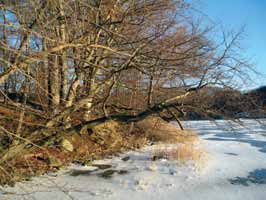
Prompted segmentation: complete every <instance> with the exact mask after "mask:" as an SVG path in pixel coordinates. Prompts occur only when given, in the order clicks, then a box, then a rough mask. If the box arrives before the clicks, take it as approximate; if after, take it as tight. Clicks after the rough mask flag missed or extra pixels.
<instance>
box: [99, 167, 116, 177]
mask: <svg viewBox="0 0 266 200" xmlns="http://www.w3.org/2000/svg"><path fill="white" fill-rule="evenodd" d="M115 172H116V170H113V169H109V170H106V171H104V172H103V173H101V174H99V176H100V177H103V178H111V177H112V175H113V174H114V173H115Z"/></svg>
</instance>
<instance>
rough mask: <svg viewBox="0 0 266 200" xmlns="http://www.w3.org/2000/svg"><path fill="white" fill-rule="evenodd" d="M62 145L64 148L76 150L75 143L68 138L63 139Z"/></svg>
mask: <svg viewBox="0 0 266 200" xmlns="http://www.w3.org/2000/svg"><path fill="white" fill-rule="evenodd" d="M61 146H62V148H63V149H64V150H66V151H70V152H72V151H73V150H74V147H73V145H72V144H71V143H70V142H69V141H68V140H67V139H63V140H62V142H61Z"/></svg>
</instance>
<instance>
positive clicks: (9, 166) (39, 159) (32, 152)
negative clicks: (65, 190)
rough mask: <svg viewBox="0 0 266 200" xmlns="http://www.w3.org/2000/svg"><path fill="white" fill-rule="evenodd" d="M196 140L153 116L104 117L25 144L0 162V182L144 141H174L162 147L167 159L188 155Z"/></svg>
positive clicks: (135, 146)
mask: <svg viewBox="0 0 266 200" xmlns="http://www.w3.org/2000/svg"><path fill="white" fill-rule="evenodd" d="M197 140H198V139H197V136H196V134H195V133H193V132H191V131H181V130H178V128H176V127H175V126H174V125H171V124H169V123H167V122H165V121H163V120H162V119H161V118H159V117H155V116H151V117H148V118H146V119H144V120H142V121H140V122H137V123H135V124H128V123H122V122H117V121H108V122H105V123H102V124H99V125H96V126H94V127H91V128H88V129H87V130H83V131H82V132H80V133H61V134H57V135H56V137H51V138H48V139H47V140H46V142H45V143H42V144H39V145H40V147H37V146H34V147H32V148H29V149H28V150H25V152H24V153H23V154H17V156H14V157H12V158H11V159H9V160H8V161H4V162H2V163H0V185H4V184H9V185H12V184H14V183H15V182H17V181H21V180H28V179H30V177H32V176H36V175H41V174H44V173H46V172H48V171H55V170H58V169H60V168H61V167H63V166H66V165H68V164H69V163H71V162H77V163H80V164H88V163H91V161H93V160H95V159H102V158H103V157H106V156H110V155H117V154H118V153H122V152H125V151H127V150H133V149H138V148H141V147H143V146H144V145H145V144H147V142H148V141H155V142H163V143H174V144H177V146H178V147H179V148H178V151H176V152H175V151H171V152H168V151H167V152H166V151H164V154H167V157H168V158H169V159H173V158H177V159H178V160H183V159H189V158H190V157H191V156H194V155H195V156H196V150H195V151H194V150H193V148H192V146H193V144H194V143H195V142H196V141H197ZM158 153H159V152H158ZM192 154H193V155H192Z"/></svg>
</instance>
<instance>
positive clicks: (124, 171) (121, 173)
mask: <svg viewBox="0 0 266 200" xmlns="http://www.w3.org/2000/svg"><path fill="white" fill-rule="evenodd" d="M118 174H120V175H123V174H128V171H127V170H124V169H121V170H119V171H118Z"/></svg>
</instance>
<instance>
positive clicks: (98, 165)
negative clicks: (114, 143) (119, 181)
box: [91, 164, 112, 170]
mask: <svg viewBox="0 0 266 200" xmlns="http://www.w3.org/2000/svg"><path fill="white" fill-rule="evenodd" d="M91 166H93V167H98V168H99V169H102V170H104V169H109V168H111V167H112V165H107V164H92V165H91Z"/></svg>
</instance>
